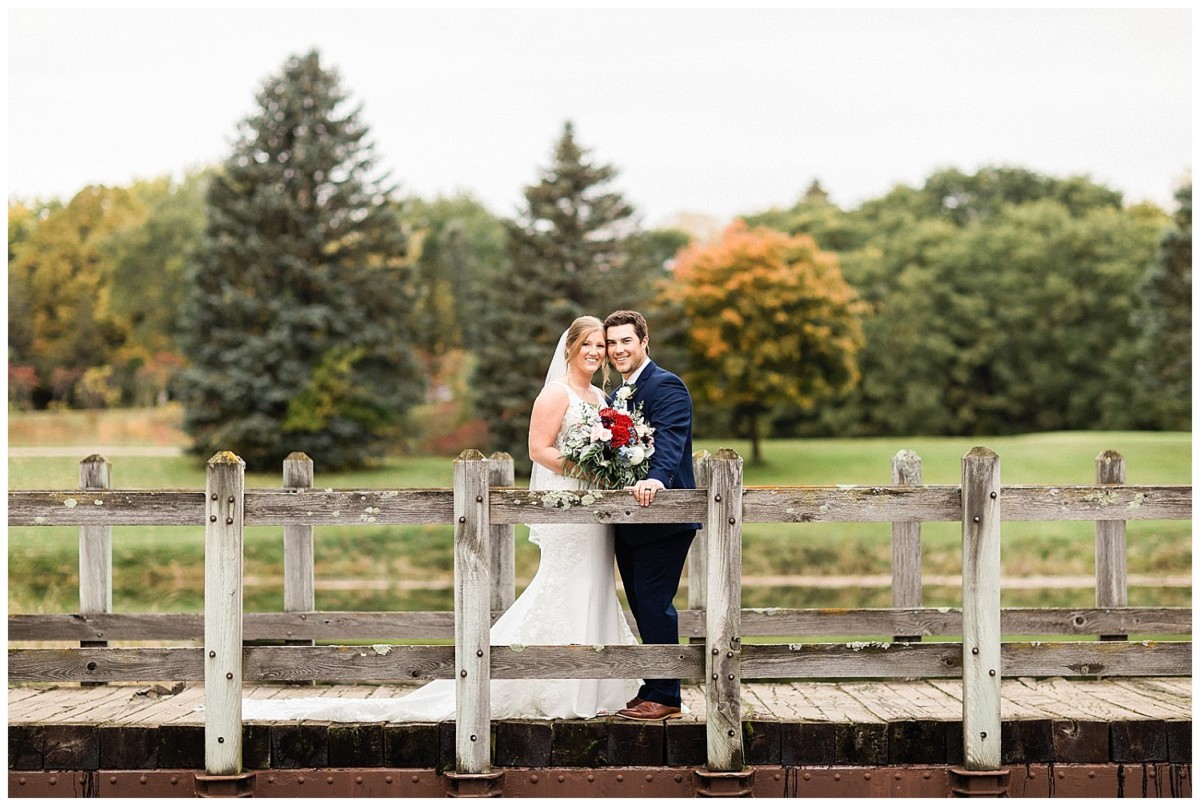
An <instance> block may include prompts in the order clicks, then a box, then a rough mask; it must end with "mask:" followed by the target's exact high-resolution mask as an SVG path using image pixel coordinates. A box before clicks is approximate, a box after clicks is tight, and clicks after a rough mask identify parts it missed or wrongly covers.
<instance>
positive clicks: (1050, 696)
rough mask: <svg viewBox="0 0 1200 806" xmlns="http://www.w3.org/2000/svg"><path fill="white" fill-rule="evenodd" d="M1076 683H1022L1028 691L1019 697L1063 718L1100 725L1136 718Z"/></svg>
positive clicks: (1050, 681) (1135, 714) (1132, 713)
mask: <svg viewBox="0 0 1200 806" xmlns="http://www.w3.org/2000/svg"><path fill="white" fill-rule="evenodd" d="M1077 682H1078V681H1067V680H1063V679H1062V678H1047V679H1045V680H1031V679H1027V680H1022V681H1021V683H1022V685H1023V686H1025V688H1026V689H1027V691H1026V692H1025V693H1023V695H1022V696H1023V697H1028V698H1030V699H1031V700H1033V701H1035V702H1037V703H1038V704H1039V705H1040V706H1041V707H1043V708H1045V709H1047V710H1051V711H1053V712H1054V713H1056V714H1057V715H1058V716H1059V717H1062V718H1069V719H1081V718H1082V719H1090V720H1097V721H1101V722H1114V721H1120V720H1130V719H1138V718H1139V716H1138V714H1137V712H1136V711H1130V710H1128V709H1126V708H1122V707H1121V706H1120V705H1117V704H1116V703H1114V702H1111V701H1110V700H1107V699H1099V698H1097V697H1095V696H1092V695H1091V694H1089V693H1087V692H1085V691H1083V690H1082V689H1079V688H1078V687H1076V685H1075V683H1077Z"/></svg>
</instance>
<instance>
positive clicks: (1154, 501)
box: [1001, 484, 1192, 521]
mask: <svg viewBox="0 0 1200 806" xmlns="http://www.w3.org/2000/svg"><path fill="white" fill-rule="evenodd" d="M1001 495H1002V496H1003V498H1004V519H1005V520H1010V521H1134V520H1191V518H1192V488H1191V487H1189V486H1183V485H1179V486H1157V485H1136V484H1128V485H1121V486H1115V485H1107V484H1095V485H1087V486H1066V487H1054V486H1048V485H1027V484H1019V485H1011V486H1008V485H1006V486H1005V487H1004V488H1003V489H1002V491H1001Z"/></svg>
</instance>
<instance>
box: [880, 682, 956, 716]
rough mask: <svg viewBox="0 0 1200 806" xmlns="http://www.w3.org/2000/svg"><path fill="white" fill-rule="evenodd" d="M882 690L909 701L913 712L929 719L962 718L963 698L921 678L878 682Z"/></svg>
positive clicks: (898, 698)
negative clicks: (958, 697) (949, 693)
mask: <svg viewBox="0 0 1200 806" xmlns="http://www.w3.org/2000/svg"><path fill="white" fill-rule="evenodd" d="M878 685H879V687H880V689H881V692H884V693H886V692H890V693H891V694H892V696H893V697H894V698H895V699H897V700H900V701H904V702H907V703H908V704H909V705H911V706H912V708H913V713H914V714H917V715H920V716H922V717H923V718H928V719H942V720H958V719H962V715H963V711H962V700H961V699H954V698H953V697H949V696H946V695H945V694H944V693H943V692H942V691H941V690H940V689H937V688H934V687H932V686H930V685H929V684H928V683H926V682H925V681H920V680H885V681H881V682H880V683H878Z"/></svg>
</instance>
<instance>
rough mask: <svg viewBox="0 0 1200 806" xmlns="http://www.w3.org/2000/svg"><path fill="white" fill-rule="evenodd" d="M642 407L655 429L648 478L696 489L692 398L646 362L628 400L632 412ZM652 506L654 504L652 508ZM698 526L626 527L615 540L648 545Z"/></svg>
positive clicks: (676, 378) (684, 388) (622, 526)
mask: <svg viewBox="0 0 1200 806" xmlns="http://www.w3.org/2000/svg"><path fill="white" fill-rule="evenodd" d="M639 403H641V404H642V414H643V415H645V417H646V422H648V423H649V424H650V425H651V426H652V427H653V428H654V455H653V456H651V457H650V472H649V474H648V476H647V478H652V479H658V480H659V481H661V482H662V483H663V486H664V487H666V489H668V490H691V489H695V487H696V476H695V474H694V472H693V471H692V396H691V395H690V394H688V390H687V386H685V385H684V383H683V381H682V380H680V378H679V376H678V375H675V374H673V373H671V372H667V371H666V370H665V369H663V368H662V367H660V366H658V365H657V364H655V363H654V362H653V361H650V360H649V359H647V361H646V367H645V369H643V370H642V374H641V375H639V376H638V379H637V381H636V382H635V383H634V390H633V397H632V398H630V400H629V409H630V411H632V410H633V409H635V408H636V407H637V405H638V404H639ZM651 506H653V504H651ZM699 528H700V524H698V523H626V524H620V525H618V526H617V539H618V540H624V541H626V542H629V543H649V542H651V541H653V540H658V539H660V538H663V537H667V536H669V535H673V534H675V533H677V532H682V531H685V530H688V529H699Z"/></svg>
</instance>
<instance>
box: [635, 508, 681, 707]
mask: <svg viewBox="0 0 1200 806" xmlns="http://www.w3.org/2000/svg"><path fill="white" fill-rule="evenodd" d="M695 536H696V530H695V529H686V530H684V531H680V532H675V533H674V534H670V535H667V536H666V537H663V538H661V539H659V540H654V541H651V542H648V543H636V544H630V543H628V542H626V541H624V540H622V539H621V535H620V531H619V530H618V533H617V540H616V555H617V568H618V570H620V572H621V581H622V583H623V585H624V587H625V596H626V598H628V599H629V609H630V610H631V611H632V612H633V616H634V620H635V621H636V622H637V628H638V632H639V633H641V636H642V643H643V644H678V643H679V614H678V612H676V610H675V605H674V604H673V602H672V600H673V599H674V598H675V594H676V593H677V592H678V591H679V581H680V577H681V576H682V575H683V564H684V563H685V562H686V561H687V553H688V548H689V547H690V546H691V545H692V539H693V538H695ZM679 688H680V687H679V680H665V679H659V680H652V679H649V678H647V679H646V681H645V683H644V685H643V686H642V688H641V689H640V690H639V691H638V696H639V697H641V698H642V699H644V700H650V701H651V702H657V703H662V704H663V705H671V706H676V707H678V706H679V704H680V697H679Z"/></svg>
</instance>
